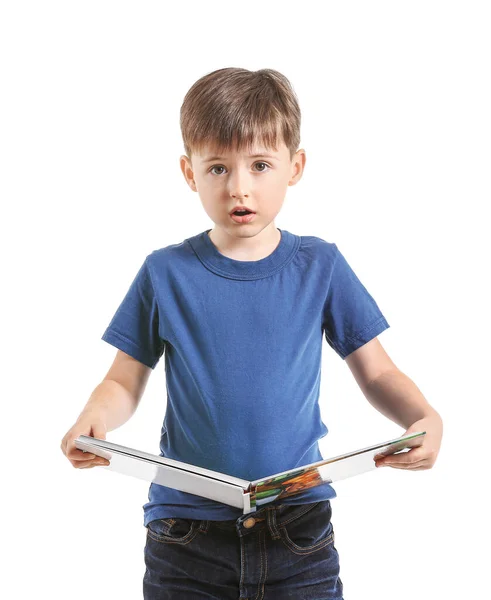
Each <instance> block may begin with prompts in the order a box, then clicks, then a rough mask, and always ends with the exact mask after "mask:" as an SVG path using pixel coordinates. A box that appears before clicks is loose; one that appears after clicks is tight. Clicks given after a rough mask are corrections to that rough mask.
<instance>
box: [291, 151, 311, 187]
mask: <svg viewBox="0 0 491 600" xmlns="http://www.w3.org/2000/svg"><path fill="white" fill-rule="evenodd" d="M306 160H307V156H306V154H305V150H304V149H303V148H300V150H297V151H296V152H295V154H294V156H293V159H292V178H291V179H290V181H289V182H288V185H295V184H296V183H298V182H299V181H300V179H301V178H302V175H303V170H304V168H305V162H306Z"/></svg>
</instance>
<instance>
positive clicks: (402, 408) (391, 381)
mask: <svg viewBox="0 0 491 600" xmlns="http://www.w3.org/2000/svg"><path fill="white" fill-rule="evenodd" d="M345 361H346V363H347V365H348V367H349V368H350V370H351V372H352V373H353V376H354V378H355V379H356V381H357V383H358V385H359V386H360V389H361V390H362V392H363V394H364V396H365V397H366V399H367V400H368V401H369V402H370V404H371V405H372V406H373V407H374V408H376V409H377V410H378V411H379V412H380V413H382V414H383V415H384V416H385V417H387V418H388V419H390V420H391V421H394V423H397V424H398V425H400V426H401V427H406V428H408V427H410V426H411V425H412V424H413V423H414V422H416V421H418V420H419V419H422V418H424V417H426V416H429V415H433V414H435V413H436V411H435V409H434V408H432V407H431V406H430V405H429V404H428V402H427V401H426V398H425V397H424V396H423V394H422V393H421V391H420V390H419V388H418V387H417V386H416V384H415V383H414V382H413V381H412V380H411V379H410V378H409V377H408V376H407V375H405V374H404V373H402V371H400V370H399V369H398V368H397V367H396V365H395V364H394V363H393V362H392V360H391V359H390V357H389V355H388V354H387V353H386V351H385V350H384V348H383V347H382V344H381V343H380V341H379V340H378V339H377V338H373V340H370V341H369V342H368V343H367V344H364V345H363V346H361V347H360V348H358V349H357V350H355V351H354V352H352V353H351V354H349V355H348V356H347V357H346V358H345Z"/></svg>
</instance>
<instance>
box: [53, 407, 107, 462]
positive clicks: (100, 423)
mask: <svg viewBox="0 0 491 600" xmlns="http://www.w3.org/2000/svg"><path fill="white" fill-rule="evenodd" d="M106 431H107V429H106V424H105V422H104V420H103V418H102V417H101V416H100V415H99V414H97V413H90V412H88V413H82V414H81V415H80V416H79V418H78V419H77V421H76V423H75V425H73V427H72V428H71V429H69V430H68V431H67V433H66V434H65V436H64V438H63V440H62V441H61V450H62V452H63V454H64V455H65V456H66V457H67V458H68V460H69V461H70V462H71V463H72V465H73V466H74V467H75V468H76V469H90V468H91V467H97V466H99V465H103V466H107V465H109V464H110V463H109V461H108V460H107V459H105V458H103V457H102V456H97V455H96V454H92V453H90V452H83V451H82V450H79V449H78V448H77V447H76V446H75V440H76V438H78V436H79V435H89V436H91V437H95V438H99V439H101V440H105V439H106Z"/></svg>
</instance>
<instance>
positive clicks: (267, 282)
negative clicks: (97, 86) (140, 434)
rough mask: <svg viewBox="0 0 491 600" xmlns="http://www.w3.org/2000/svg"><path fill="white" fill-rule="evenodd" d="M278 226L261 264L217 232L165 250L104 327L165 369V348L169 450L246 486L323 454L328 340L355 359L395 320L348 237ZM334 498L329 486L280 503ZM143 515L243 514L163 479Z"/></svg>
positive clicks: (165, 440)
mask: <svg viewBox="0 0 491 600" xmlns="http://www.w3.org/2000/svg"><path fill="white" fill-rule="evenodd" d="M278 230H279V231H280V233H281V240H280V242H279V244H278V246H277V247H276V248H275V250H274V251H273V252H272V253H271V254H270V255H269V256H267V257H265V258H262V259H261V260H257V261H239V260H234V259H231V258H229V257H227V256H225V255H223V254H221V253H220V252H219V251H218V249H217V248H216V246H215V245H214V244H213V242H212V241H211V238H210V237H209V235H208V232H209V231H210V230H209V229H208V230H206V231H203V232H202V233H199V234H198V235H195V236H194V237H190V238H188V239H185V240H184V241H183V242H181V243H178V244H172V245H169V246H166V247H164V248H161V249H158V250H154V251H153V252H152V253H151V254H149V255H148V256H147V257H146V258H145V261H144V262H143V265H142V266H141V267H140V269H139V271H138V273H137V275H136V277H135V279H134V281H133V282H132V284H131V286H130V288H129V290H128V292H127V294H126V296H125V297H124V299H123V301H122V302H121V305H120V306H119V308H118V309H117V311H116V313H115V315H114V317H113V318H112V320H111V322H110V324H109V326H108V327H107V329H106V331H105V332H104V334H103V336H102V339H103V340H104V341H106V342H108V343H109V344H111V345H113V346H115V347H116V348H118V349H120V350H122V351H123V352H126V353H127V354H129V355H130V356H132V357H133V358H135V359H137V360H139V361H141V362H142V363H144V364H145V365H147V366H149V367H151V368H152V369H153V368H155V366H156V365H157V363H158V361H159V359H160V357H161V356H162V355H164V357H165V374H166V388H167V409H166V414H165V418H164V423H163V426H162V430H161V439H160V456H164V457H167V458H172V459H175V460H179V461H182V462H185V463H191V464H193V465H197V466H199V467H204V468H206V469H211V470H212V471H218V472H220V473H225V474H227V475H232V476H235V477H239V478H241V479H245V480H247V481H254V480H256V479H260V478H262V477H266V476H268V475H274V474H276V473H281V472H283V471H286V470H288V469H293V468H296V467H301V466H303V465H307V464H309V463H313V462H317V461H320V460H323V458H324V457H323V456H322V455H321V453H320V450H319V446H318V440H319V439H321V438H323V437H324V436H325V435H326V434H327V432H328V429H327V427H326V426H325V425H324V423H323V422H322V419H321V415H320V409H319V403H318V399H319V387H320V380H321V352H322V339H323V335H325V338H326V341H327V343H328V344H329V346H330V347H331V348H333V349H334V351H335V352H336V353H337V354H338V355H339V356H340V357H341V358H342V359H344V358H346V356H347V355H348V354H350V353H351V352H353V351H354V350H356V349H357V348H359V347H360V346H362V345H363V344H365V343H367V342H368V341H370V340H371V339H373V338H374V337H376V336H377V335H379V334H380V333H381V332H382V331H384V330H385V329H387V328H388V327H389V324H388V323H387V321H386V319H385V317H384V316H383V314H382V313H381V311H380V309H379V307H378V306H377V304H376V302H375V300H374V299H373V298H372V296H371V295H370V294H369V293H368V291H367V290H366V288H365V287H364V286H363V284H362V283H361V282H360V280H359V279H358V277H357V276H356V275H355V273H354V272H353V270H352V269H351V267H350V266H349V264H348V263H347V261H346V259H345V258H344V256H343V255H342V254H341V252H340V251H339V249H338V247H337V246H336V244H335V243H331V242H326V241H325V240H323V239H321V238H319V237H315V236H297V235H295V234H293V233H290V232H288V231H286V230H284V229H279V228H278ZM334 497H336V492H335V491H334V489H333V488H332V486H331V485H330V484H328V483H325V484H322V485H320V486H317V487H315V488H313V489H310V490H307V491H306V492H302V493H300V494H298V495H295V496H290V497H286V498H281V503H282V504H303V503H306V502H317V501H319V500H326V499H330V498H334ZM143 511H144V525H145V526H146V525H147V524H148V523H149V522H150V521H152V520H154V519H161V518H167V517H178V518H189V519H209V520H217V521H220V520H227V519H236V518H238V517H240V516H241V515H242V514H243V511H242V510H241V509H239V508H236V507H233V506H229V505H226V504H222V503H220V502H216V501H214V500H209V499H207V498H203V497H201V496H197V495H194V494H189V493H186V492H181V491H179V490H175V489H172V488H169V487H165V486H162V485H159V484H155V483H151V484H150V488H149V492H148V502H147V503H146V504H145V505H144V506H143Z"/></svg>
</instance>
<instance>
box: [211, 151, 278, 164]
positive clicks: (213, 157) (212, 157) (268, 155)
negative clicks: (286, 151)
mask: <svg viewBox="0 0 491 600" xmlns="http://www.w3.org/2000/svg"><path fill="white" fill-rule="evenodd" d="M263 156H264V157H267V158H272V159H273V160H278V158H276V156H273V155H272V154H268V153H266V152H264V153H263V154H249V157H248V158H260V157H263ZM225 158H226V156H211V157H210V158H205V159H204V160H203V162H211V161H213V160H223V159H225Z"/></svg>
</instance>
